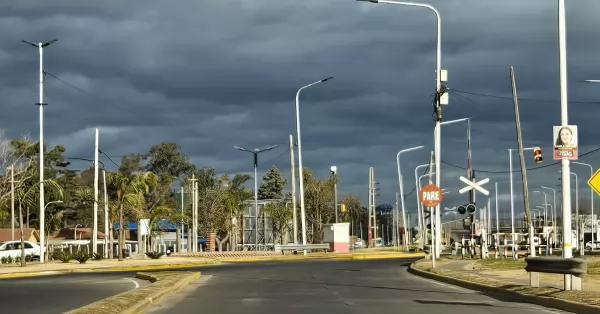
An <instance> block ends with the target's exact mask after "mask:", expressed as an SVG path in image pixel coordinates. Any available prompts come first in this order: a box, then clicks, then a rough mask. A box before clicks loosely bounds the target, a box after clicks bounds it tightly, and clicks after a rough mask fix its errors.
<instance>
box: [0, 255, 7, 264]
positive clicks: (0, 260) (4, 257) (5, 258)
mask: <svg viewBox="0 0 600 314" xmlns="http://www.w3.org/2000/svg"><path fill="white" fill-rule="evenodd" d="M0 263H2V264H8V257H6V256H3V257H2V258H0Z"/></svg>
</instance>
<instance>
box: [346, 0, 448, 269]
mask: <svg viewBox="0 0 600 314" xmlns="http://www.w3.org/2000/svg"><path fill="white" fill-rule="evenodd" d="M356 1H362V2H371V3H385V4H396V5H404V6H412V7H420V8H427V9H429V10H431V11H433V13H435V17H436V19H437V45H436V58H435V59H436V65H435V75H436V80H435V110H434V112H435V129H434V155H435V185H437V186H438V187H439V188H441V183H442V182H441V179H442V177H441V175H442V169H441V165H442V162H441V160H442V152H441V147H442V136H441V127H440V123H441V122H442V106H441V103H440V97H441V96H442V91H441V86H442V76H441V72H442V68H441V67H442V19H441V16H440V13H439V12H438V10H437V9H436V8H435V7H433V6H431V5H429V4H424V3H414V2H404V1H389V0H356ZM439 213H440V205H439V204H438V205H437V206H436V207H435V213H434V214H435V215H434V217H437V218H436V222H438V225H440V224H439V222H440V219H441V218H440V215H439ZM436 232H437V233H439V234H438V239H440V237H439V235H441V226H439V229H438V230H436ZM440 243H441V239H440ZM439 247H440V246H439V245H438V248H439ZM440 252H441V251H440V250H437V252H436V257H437V258H439V254H440Z"/></svg>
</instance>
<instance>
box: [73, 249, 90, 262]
mask: <svg viewBox="0 0 600 314" xmlns="http://www.w3.org/2000/svg"><path fill="white" fill-rule="evenodd" d="M91 257H92V254H88V253H85V252H83V251H79V252H77V253H74V254H73V259H75V260H77V261H78V262H79V263H80V264H85V262H87V261H88V260H89V259H90V258H91Z"/></svg>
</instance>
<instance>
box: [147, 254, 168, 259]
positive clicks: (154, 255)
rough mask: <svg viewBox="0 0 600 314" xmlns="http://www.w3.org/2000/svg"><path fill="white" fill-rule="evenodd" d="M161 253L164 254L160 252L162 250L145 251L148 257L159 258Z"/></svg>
mask: <svg viewBox="0 0 600 314" xmlns="http://www.w3.org/2000/svg"><path fill="white" fill-rule="evenodd" d="M163 255H165V253H162V252H147V253H146V256H148V257H150V258H151V259H159V258H161V256H163Z"/></svg>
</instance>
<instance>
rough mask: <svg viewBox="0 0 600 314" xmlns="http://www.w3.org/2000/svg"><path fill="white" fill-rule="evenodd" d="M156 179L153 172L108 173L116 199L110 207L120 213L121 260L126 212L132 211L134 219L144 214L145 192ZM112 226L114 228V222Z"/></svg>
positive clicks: (120, 259) (120, 256)
mask: <svg viewBox="0 0 600 314" xmlns="http://www.w3.org/2000/svg"><path fill="white" fill-rule="evenodd" d="M155 180H156V176H155V175H154V174H153V173H152V172H144V173H132V174H130V175H126V174H124V173H121V172H111V173H109V174H108V175H107V178H106V181H107V183H108V185H109V186H110V187H111V189H112V192H113V194H114V200H113V201H112V202H110V201H109V208H111V207H112V209H113V210H115V211H118V213H119V261H122V260H123V250H124V247H125V213H126V212H127V213H130V214H131V216H133V218H134V219H135V218H139V217H142V216H143V208H144V206H145V199H144V194H145V193H148V191H149V184H151V183H152V182H153V181H155ZM110 227H111V229H112V222H111V225H110ZM111 232H112V230H111ZM111 245H112V244H111Z"/></svg>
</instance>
